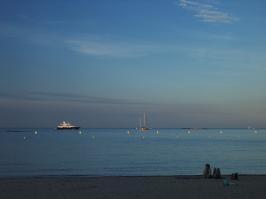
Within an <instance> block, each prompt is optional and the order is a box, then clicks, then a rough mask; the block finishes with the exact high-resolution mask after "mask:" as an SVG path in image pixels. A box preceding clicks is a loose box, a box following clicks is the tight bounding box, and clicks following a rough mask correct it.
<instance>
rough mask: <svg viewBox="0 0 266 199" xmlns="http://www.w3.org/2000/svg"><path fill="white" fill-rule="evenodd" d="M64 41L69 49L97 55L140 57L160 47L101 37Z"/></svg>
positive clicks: (156, 50)
mask: <svg viewBox="0 0 266 199" xmlns="http://www.w3.org/2000/svg"><path fill="white" fill-rule="evenodd" d="M65 43H66V44H67V46H68V48H70V49H71V50H74V51H76V52H79V53H83V54H86V55H91V56H98V57H142V56H146V55H150V54H154V53H156V52H158V51H160V48H158V47H156V46H155V45H151V44H141V43H134V42H121V41H117V42H116V41H105V40H103V39H96V40H95V39H68V40H66V41H65Z"/></svg>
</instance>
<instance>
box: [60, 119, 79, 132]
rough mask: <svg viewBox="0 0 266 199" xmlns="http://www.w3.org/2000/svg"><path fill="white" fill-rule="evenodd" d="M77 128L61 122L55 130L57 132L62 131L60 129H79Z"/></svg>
mask: <svg viewBox="0 0 266 199" xmlns="http://www.w3.org/2000/svg"><path fill="white" fill-rule="evenodd" d="M79 128H80V127H79V126H74V125H72V124H71V123H70V122H65V121H63V122H61V123H60V124H59V125H58V126H57V129H58V130H62V129H79Z"/></svg>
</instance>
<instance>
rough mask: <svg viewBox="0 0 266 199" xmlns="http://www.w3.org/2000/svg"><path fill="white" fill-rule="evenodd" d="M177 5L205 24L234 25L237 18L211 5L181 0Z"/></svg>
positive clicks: (191, 0)
mask: <svg viewBox="0 0 266 199" xmlns="http://www.w3.org/2000/svg"><path fill="white" fill-rule="evenodd" d="M175 4H176V5H178V6H180V7H182V8H183V9H185V10H188V11H191V12H193V13H194V16H195V17H197V18H198V19H200V20H201V21H204V22H209V23H233V22H235V21H237V18H236V17H234V16H232V15H230V14H228V13H227V12H224V11H221V10H219V8H218V7H217V6H215V5H214V4H211V3H203V2H200V1H194V0H179V1H177V2H175Z"/></svg>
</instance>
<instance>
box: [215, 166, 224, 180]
mask: <svg viewBox="0 0 266 199" xmlns="http://www.w3.org/2000/svg"><path fill="white" fill-rule="evenodd" d="M213 177H214V178H216V179H220V178H221V177H222V176H221V171H220V168H214V169H213Z"/></svg>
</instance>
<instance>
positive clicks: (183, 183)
mask: <svg viewBox="0 0 266 199" xmlns="http://www.w3.org/2000/svg"><path fill="white" fill-rule="evenodd" d="M225 177H226V178H228V179H229V177H228V176H225ZM229 182H230V185H229V186H224V185H223V179H203V178H202V177H201V176H154V177H79V176H76V177H30V178H0V198H1V199H24V198H25V199H36V198H38V199H39V198H40V199H48V198H49V199H54V198H58V199H61V198H62V199H67V198H73V199H82V198H114V199H119V198H121V199H122V198H123V199H125V198H129V199H131V198H151V199H156V198H169V199H171V198H175V199H176V198H182V199H186V198H188V199H197V198H202V199H208V198H210V199H213V198H218V199H220V198H221V199H228V198H239V199H240V198H241V199H245V198H247V199H248V198H252V199H256V198H263V197H265V195H266V176H265V175H241V176H240V177H239V180H238V181H232V180H229Z"/></svg>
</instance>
